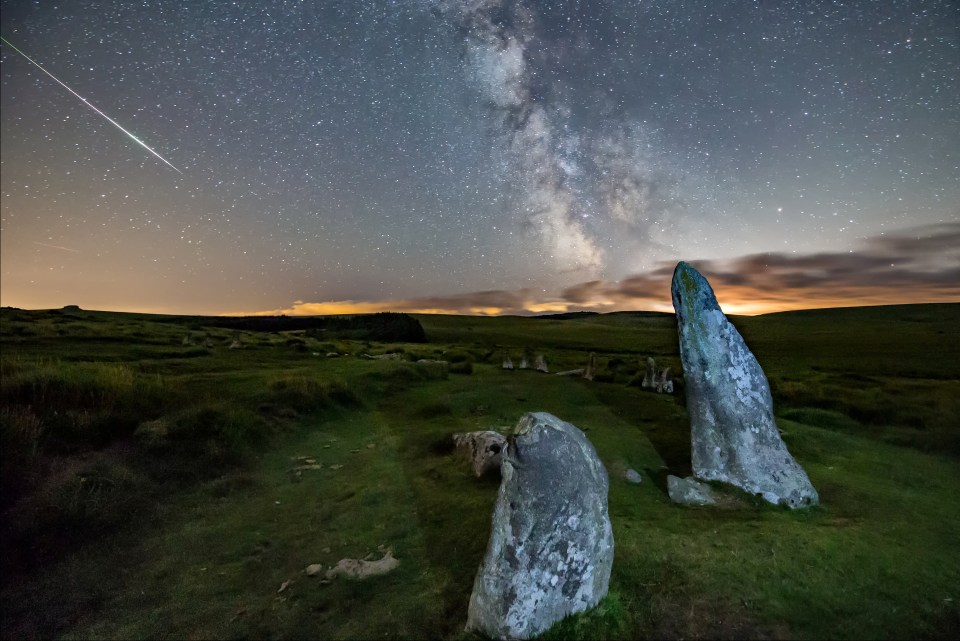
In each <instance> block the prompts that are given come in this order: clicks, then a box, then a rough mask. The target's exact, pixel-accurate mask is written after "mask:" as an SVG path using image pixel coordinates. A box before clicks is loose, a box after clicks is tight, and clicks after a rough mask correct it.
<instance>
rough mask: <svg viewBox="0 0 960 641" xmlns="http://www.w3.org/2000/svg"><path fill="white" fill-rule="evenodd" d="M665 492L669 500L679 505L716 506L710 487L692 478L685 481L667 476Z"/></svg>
mask: <svg viewBox="0 0 960 641" xmlns="http://www.w3.org/2000/svg"><path fill="white" fill-rule="evenodd" d="M667 492H668V493H669V494H670V500H671V501H673V502H674V503H679V504H680V505H716V504H717V499H716V498H715V497H714V495H713V490H712V489H711V488H710V486H709V485H707V484H706V483H701V482H700V481H698V480H697V479H695V478H693V477H692V476H690V477H687V478H685V479H682V478H680V477H678V476H674V475H672V474H671V475H669V476H667Z"/></svg>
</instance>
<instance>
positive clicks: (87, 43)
mask: <svg viewBox="0 0 960 641" xmlns="http://www.w3.org/2000/svg"><path fill="white" fill-rule="evenodd" d="M2 33H3V36H4V37H5V38H7V39H9V40H10V41H11V42H14V43H15V44H17V46H18V47H20V48H22V49H23V50H24V51H27V52H30V54H31V56H33V57H35V58H36V59H37V60H39V61H41V63H42V64H43V65H44V67H45V68H47V69H48V70H49V71H50V72H51V73H54V74H56V76H57V77H58V78H60V79H61V80H62V81H63V82H65V83H66V84H68V85H69V86H70V87H72V88H73V89H75V90H76V91H77V92H78V93H79V94H80V95H84V96H89V97H95V99H96V103H97V106H98V107H99V108H101V109H103V111H104V112H105V113H109V114H111V116H112V117H114V118H116V119H117V121H118V122H122V123H123V124H124V127H125V128H127V129H128V130H129V131H130V132H131V134H132V135H134V136H135V137H136V138H137V139H138V140H148V141H150V142H151V145H153V146H154V147H155V148H156V150H157V152H158V153H160V154H162V155H163V157H164V158H169V159H171V160H172V161H174V164H175V165H176V166H177V167H178V168H180V169H182V170H184V172H185V175H179V174H176V173H175V172H172V171H170V170H169V169H168V168H166V167H164V166H163V165H162V164H161V163H159V161H158V160H157V159H156V158H153V157H150V156H147V155H146V154H144V153H142V150H140V149H139V148H137V147H135V146H132V145H130V144H129V139H126V138H124V137H123V136H120V135H119V134H117V132H115V131H112V130H111V128H110V127H109V126H108V124H107V123H105V122H103V120H102V119H100V118H99V117H98V116H97V115H96V114H93V113H91V112H90V110H89V109H87V108H86V107H85V106H84V105H82V104H80V103H78V102H77V101H76V99H74V98H73V97H72V96H70V95H67V94H66V93H65V92H63V91H62V89H60V88H59V87H57V86H56V85H55V83H53V82H52V81H50V79H49V78H47V77H45V76H44V75H43V74H42V73H41V72H39V71H38V70H37V69H36V68H33V67H32V66H31V65H30V64H29V63H28V62H27V61H26V60H23V59H22V58H20V57H19V56H18V55H17V54H16V53H15V52H14V51H12V50H10V49H9V48H8V47H7V46H6V45H4V46H3V47H2V89H3V91H2V96H0V100H2V115H0V117H2V123H0V124H2V132H0V133H2V141H3V143H2V148H0V164H2V172H0V191H2V203H0V208H2V229H0V231H2V234H0V245H2V252H0V277H2V288H0V298H2V302H3V304H5V305H20V306H25V307H53V306H61V305H64V304H80V305H83V306H88V307H99V308H105V309H139V310H153V311H181V312H204V313H215V312H235V311H257V310H278V309H284V310H286V309H290V310H294V311H296V310H299V309H320V310H324V309H328V307H323V306H320V307H317V306H315V305H314V306H313V307H311V306H310V305H311V304H314V303H323V302H325V301H327V302H329V301H337V302H338V306H337V307H336V309H338V310H339V309H343V310H349V309H350V305H351V304H353V303H355V302H360V301H362V302H363V303H364V305H365V306H364V307H363V309H365V310H369V309H375V308H377V306H378V304H379V303H378V302H377V301H387V302H390V304H391V305H393V306H397V307H404V306H405V307H406V308H411V309H413V308H417V305H415V304H414V301H417V302H419V303H422V304H423V305H422V307H426V306H429V305H433V306H434V307H435V308H437V309H452V310H457V311H471V310H480V311H497V310H501V311H502V310H510V311H522V310H534V311H535V310H542V309H565V308H566V307H568V306H570V305H577V306H582V307H588V308H589V307H598V308H599V307H602V306H603V305H606V304H616V305H619V306H621V307H631V306H644V305H646V304H647V303H646V301H647V299H643V298H640V297H638V296H635V297H633V298H630V296H629V295H628V294H629V292H637V291H639V289H637V288H636V287H632V286H631V284H633V283H637V282H647V281H645V280H643V279H644V278H652V277H653V275H655V274H658V273H660V271H661V270H663V269H664V268H665V267H664V266H665V265H669V264H671V263H675V262H676V261H677V260H680V259H683V260H688V261H697V260H700V261H708V262H705V263H704V264H711V265H714V266H715V267H716V269H717V270H718V272H722V273H723V274H725V275H727V276H729V274H731V273H732V272H731V271H730V269H732V267H731V266H740V267H739V268H742V269H760V268H758V267H757V265H760V264H763V263H762V261H754V260H752V259H748V258H749V257H754V256H762V255H771V256H773V255H776V256H785V257H790V256H797V257H817V256H823V257H824V259H823V262H822V263H820V262H817V261H816V260H813V262H811V261H809V260H786V259H784V260H773V259H771V260H770V261H768V263H767V264H769V265H776V269H778V270H781V271H778V272H777V273H778V274H779V276H778V277H781V276H783V274H782V270H783V269H786V267H784V266H790V269H795V270H801V271H803V273H802V274H800V276H799V277H797V278H792V279H787V280H786V281H783V282H788V283H789V282H803V283H814V282H819V281H817V279H816V278H815V276H816V274H822V273H832V274H835V275H836V276H837V277H842V276H843V274H845V273H846V272H844V271H843V270H839V269H837V268H836V265H838V264H839V263H837V262H836V261H835V260H834V259H833V258H832V257H839V256H842V255H844V254H847V253H850V252H853V254H854V255H857V256H861V254H862V253H863V252H867V251H868V250H869V252H873V253H870V254H869V255H870V256H871V257H872V258H871V260H872V261H873V262H869V263H864V262H862V261H861V262H855V263H851V264H857V265H861V264H869V265H870V266H871V267H870V274H871V275H872V278H873V280H876V281H877V282H878V283H880V284H883V283H885V282H886V283H888V284H889V289H890V291H896V290H897V287H896V286H895V285H893V283H896V282H903V278H907V279H908V280H910V282H914V281H915V279H916V278H921V277H923V275H924V274H927V275H929V284H930V285H931V287H934V288H935V287H940V289H928V288H926V287H921V288H914V290H915V291H924V292H926V294H925V295H928V296H929V297H932V298H937V297H940V298H943V297H944V296H946V297H949V296H951V295H953V294H951V291H953V290H949V291H947V290H944V289H943V283H944V282H947V280H946V277H945V275H949V274H950V273H952V272H951V271H950V270H952V269H955V268H956V267H957V265H956V264H955V262H956V260H957V257H956V256H955V254H953V253H950V252H947V253H946V254H943V255H941V256H938V257H937V258H936V259H935V260H933V261H932V262H931V261H921V260H919V259H918V258H916V257H915V256H913V255H911V257H910V258H909V259H907V258H905V257H903V256H895V255H894V254H893V250H892V249H889V248H890V247H892V245H890V244H889V243H888V244H886V245H885V244H883V242H882V240H883V239H884V238H887V237H889V238H897V239H900V238H915V239H927V238H928V237H929V236H930V234H943V233H953V230H954V227H953V225H955V224H957V223H958V222H960V208H958V205H957V203H958V202H960V161H958V157H957V153H958V152H957V150H958V149H960V107H958V105H960V89H958V87H960V82H958V80H960V79H958V77H957V76H958V69H960V6H958V5H957V4H956V3H955V2H951V1H950V0H942V1H935V0H928V1H921V0H902V1H892V2H869V3H862V2H850V3H845V2H831V3H824V2H812V1H810V2H800V1H792V2H778V3H767V2H748V1H745V0H736V1H734V0H718V1H715V2H690V1H687V0H671V1H666V0H653V1H632V2H631V1H626V0H623V1H619V0H618V1H612V0H611V1H600V0H598V1H592V2H575V1H573V0H564V1H555V2H533V1H532V0H523V1H510V0H469V1H465V2H452V1H448V0H402V1H397V2H386V1H381V2H368V1H360V0H342V1H339V2H297V1H288V2H252V1H251V2H204V3H173V2H161V3H149V4H147V5H144V4H143V3H135V2H121V1H117V0H114V1H106V2H96V3H94V2H84V1H78V2H70V3H64V4H62V5H50V4H46V3H42V4H41V3H25V2H14V1H7V2H2ZM161 170H162V171H161ZM944 230H947V231H946V232H944ZM928 246H932V244H931V243H929V242H926V240H924V241H923V242H921V243H918V244H915V245H912V246H911V247H918V248H919V247H928ZM877 247H887V248H888V249H887V250H885V251H887V253H886V254H882V255H880V254H876V252H875V251H874V250H875V248H877ZM64 250H67V251H64ZM826 257H830V258H829V259H828V258H826ZM898 257H899V258H904V260H902V261H900V262H898V261H897V260H896V259H897V258H898ZM874 259H876V260H874ZM709 261H712V262H709ZM724 261H726V262H724ZM877 261H879V262H877ZM884 261H888V262H884ZM875 263H876V264H875ZM884 265H888V266H887V267H884V269H887V270H889V271H886V272H885V271H883V270H882V269H881V267H883V266H884ZM904 265H911V266H913V267H911V269H913V270H914V271H912V272H911V275H910V276H909V277H904V276H903V274H902V273H901V272H899V271H897V270H901V269H903V266H904ZM770 269H773V267H770ZM895 272H896V273H895ZM914 272H915V273H914ZM638 279H639V280H638ZM735 281H736V278H733V277H732V276H731V277H730V278H729V280H728V282H729V283H730V284H731V287H732V286H733V284H734V283H735ZM756 282H757V283H758V285H757V286H758V287H760V286H761V284H763V283H767V284H769V283H772V282H774V280H773V279H766V280H757V281H756ZM777 282H780V281H777ZM851 283H853V284H851V285H850V287H849V288H846V289H843V291H844V292H846V293H845V294H844V296H846V298H847V299H849V300H850V302H851V303H856V302H857V296H858V295H859V294H858V293H857V292H860V293H862V289H857V288H858V287H859V288H862V287H863V286H864V280H863V279H862V278H860V279H857V280H856V281H855V283H854V281H851ZM642 289H643V291H644V292H645V295H648V293H649V292H648V289H647V288H642ZM900 289H902V288H900ZM757 291H759V290H757ZM804 291H806V290H804ZM477 292H480V293H479V294H478V293H477ZM564 292H568V293H567V294H564ZM570 292H572V293H570ZM718 293H719V294H721V295H722V294H723V292H722V291H718ZM587 294H589V296H594V297H595V298H592V299H591V298H589V296H587ZM746 295H747V294H746V293H744V296H746ZM751 295H753V294H751ZM778 295H780V296H782V295H783V292H779V294H778ZM791 295H792V296H794V297H796V296H805V295H807V294H806V293H804V292H801V291H798V292H791ZM662 298H663V302H666V303H668V302H669V292H668V291H664V293H663V296H662ZM862 300H867V298H863V299H862ZM869 300H871V301H874V302H876V301H878V300H885V299H883V298H882V297H878V298H870V299H869ZM445 301H446V302H445ZM654 306H655V305H654ZM357 308H358V309H359V307H357Z"/></svg>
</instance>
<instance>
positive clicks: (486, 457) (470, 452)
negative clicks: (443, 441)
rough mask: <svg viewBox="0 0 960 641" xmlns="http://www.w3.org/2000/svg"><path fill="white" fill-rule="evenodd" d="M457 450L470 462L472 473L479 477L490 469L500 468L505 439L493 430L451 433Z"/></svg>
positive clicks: (505, 443)
mask: <svg viewBox="0 0 960 641" xmlns="http://www.w3.org/2000/svg"><path fill="white" fill-rule="evenodd" d="M453 443H454V445H455V446H456V448H457V452H458V453H459V454H460V455H461V456H462V457H463V458H465V459H466V460H467V461H469V462H470V466H471V467H472V468H473V473H474V474H475V475H476V477H477V478H480V477H481V476H483V475H484V474H486V473H487V472H489V471H490V470H495V469H500V461H501V457H502V455H503V449H504V448H505V447H506V445H507V439H505V438H504V437H503V434H500V433H499V432H494V431H493V430H483V431H480V432H461V433H458V434H454V435H453Z"/></svg>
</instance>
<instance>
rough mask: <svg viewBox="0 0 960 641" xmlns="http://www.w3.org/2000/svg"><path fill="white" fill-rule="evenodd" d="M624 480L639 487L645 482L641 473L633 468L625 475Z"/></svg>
mask: <svg viewBox="0 0 960 641" xmlns="http://www.w3.org/2000/svg"><path fill="white" fill-rule="evenodd" d="M623 478H624V480H626V481H627V482H628V483H633V484H634V485H639V484H640V483H642V482H643V477H642V476H640V472H638V471H636V470H635V469H633V468H630V469H628V470H627V471H626V472H624V473H623Z"/></svg>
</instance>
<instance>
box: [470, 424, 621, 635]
mask: <svg viewBox="0 0 960 641" xmlns="http://www.w3.org/2000/svg"><path fill="white" fill-rule="evenodd" d="M500 473H501V474H502V476H503V480H502V481H501V483H500V491H499V494H498V495H497V503H496V507H495V508H494V511H493V525H492V528H491V532H490V542H489V544H488V545H487V552H486V556H484V559H483V562H482V563H481V564H480V569H479V571H478V572H477V578H476V580H475V581H474V584H473V594H472V595H471V596H470V608H469V611H468V614H467V630H468V631H470V630H475V631H478V632H480V633H482V634H485V635H487V636H490V637H493V638H496V639H528V638H530V637H533V636H536V635H538V634H540V633H542V632H544V631H545V630H546V629H547V628H549V627H550V626H552V625H553V624H554V623H556V622H557V621H560V620H561V619H563V618H564V617H567V616H569V615H571V614H575V613H577V612H583V611H584V610H587V609H589V608H591V607H593V606H595V605H596V604H597V603H598V602H599V601H600V599H602V598H603V597H604V596H605V595H606V593H607V588H608V586H609V583H610V569H611V567H612V566H613V531H612V530H611V528H610V517H609V514H608V512H607V491H608V489H609V479H608V476H607V470H606V468H604V466H603V463H601V462H600V459H599V458H598V457H597V452H596V450H594V449H593V445H591V444H590V441H588V440H587V437H586V436H584V434H583V432H581V431H580V430H579V429H577V428H576V427H575V426H573V425H571V424H570V423H567V422H565V421H561V420H560V419H558V418H557V417H555V416H553V415H551V414H547V413H546V412H537V413H532V414H526V415H524V416H523V418H521V419H520V422H519V423H517V427H516V429H515V430H514V434H513V436H511V437H510V440H509V443H508V446H507V449H506V451H505V453H504V456H503V464H502V467H501V469H500Z"/></svg>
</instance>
